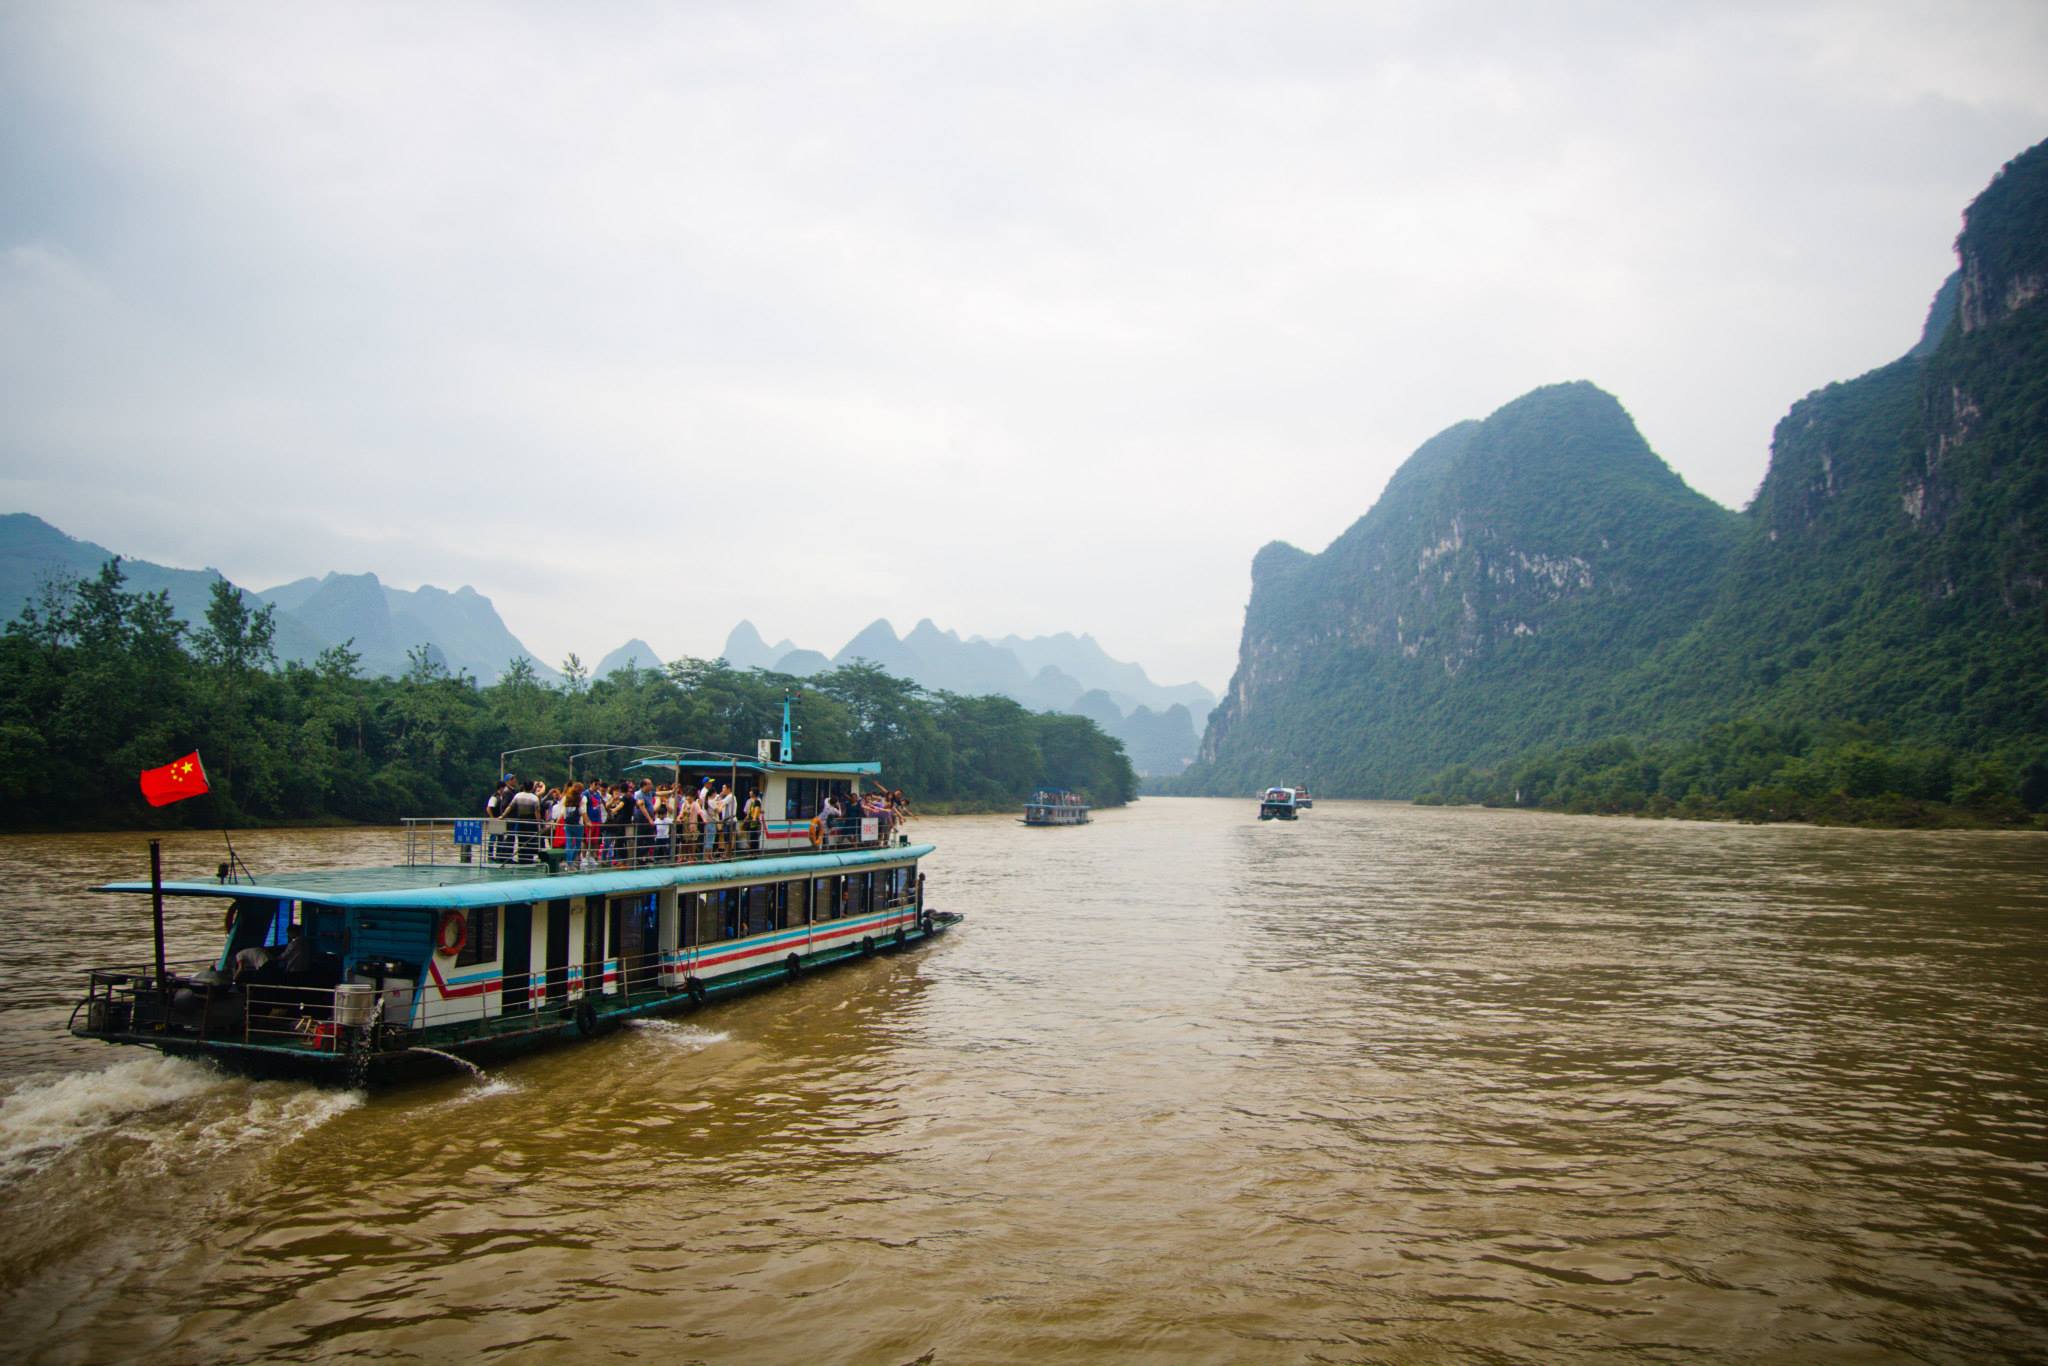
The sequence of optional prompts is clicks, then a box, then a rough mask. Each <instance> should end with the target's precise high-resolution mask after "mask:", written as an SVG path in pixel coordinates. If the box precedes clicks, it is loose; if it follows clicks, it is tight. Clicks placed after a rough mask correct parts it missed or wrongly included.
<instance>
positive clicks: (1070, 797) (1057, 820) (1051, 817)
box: [1024, 787, 1088, 825]
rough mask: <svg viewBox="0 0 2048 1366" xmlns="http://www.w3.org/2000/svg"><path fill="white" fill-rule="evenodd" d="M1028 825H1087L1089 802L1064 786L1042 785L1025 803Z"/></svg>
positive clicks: (1025, 815) (1025, 816) (1025, 820)
mask: <svg viewBox="0 0 2048 1366" xmlns="http://www.w3.org/2000/svg"><path fill="white" fill-rule="evenodd" d="M1024 824H1026V825H1086V824H1088V803H1086V802H1084V801H1082V800H1081V797H1080V794H1079V793H1076V792H1069V791H1068V790H1067V789H1066V788H1064V787H1041V788H1039V789H1038V791H1036V792H1034V793H1032V794H1031V800H1030V801H1028V802H1026V803H1024Z"/></svg>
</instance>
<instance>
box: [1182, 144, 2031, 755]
mask: <svg viewBox="0 0 2048 1366" xmlns="http://www.w3.org/2000/svg"><path fill="white" fill-rule="evenodd" d="M1957 248H1958V253H1959V256H1960V267H1959V269H1958V271H1957V273H1956V275H1955V276H1954V277H1952V278H1951V280H1950V281H1949V282H1948V283H1947V284H1945V285H1944V286H1943V287H1942V289H1941V290H1940V292H1939V293H1938V294H1937V295H1936V297H1935V301H1934V304H1933V306H1932V308H1931V309H1930V310H1929V316H1928V321H1927V325H1926V328H1925V329H1924V332H1923V335H1922V337H1921V338H1920V339H1919V341H1918V342H1917V343H1916V344H1915V345H1914V346H1913V347H1912V349H1911V350H1910V351H1909V352H1907V354H1905V355H1904V356H1902V357H1901V358H1900V359H1899V360H1898V361H1896V362H1894V363H1892V364H1890V365H1887V366H1884V367H1882V368H1880V369H1878V370H1875V371H1872V372H1871V373H1869V374H1867V375H1864V376H1862V377H1861V378H1858V379H1855V380H1852V381H1849V382H1846V383H1841V384H1833V385H1829V386H1828V387H1827V388H1825V389H1823V390H1821V391H1819V392H1817V393H1814V394H1811V395H1809V396H1808V397H1806V398H1805V399H1803V400H1801V401H1800V402H1799V403H1797V404H1796V405H1794V406H1793V408H1792V410H1791V412H1790V413H1789V414H1788V415H1787V417H1786V418H1785V419H1784V421H1783V422H1781V423H1780V424H1779V425H1778V428H1777V431H1776V433H1775V435H1774V438H1773V441H1772V450H1771V463H1770V468H1769V472H1768V473H1767V475H1766V477H1765V479H1764V481H1763V484H1762V486H1761V488H1760V489H1759V492H1758V494H1757V497H1756V499H1755V500H1754V501H1753V502H1752V503H1751V505H1750V506H1749V507H1748V508H1747V509H1746V510H1745V511H1743V512H1741V513H1733V512H1729V511H1727V510H1726V509H1723V508H1721V507H1719V506H1718V505H1717V504H1715V503H1713V502H1711V501H1709V500H1708V499H1706V498H1704V497H1702V496H1700V495H1699V494H1697V493H1694V492H1693V491H1692V490H1690V489H1689V488H1687V487H1686V486H1685V484H1684V482H1683V481H1682V480H1680V479H1679V478H1678V476H1677V475H1676V474H1674V473H1673V472H1672V471H1671V469H1670V468H1669V467H1668V466H1666V465H1665V464H1664V462H1663V461H1662V460H1660V459H1658V457H1657V456H1656V455H1655V453H1654V452H1652V451H1651V450H1650V449H1649V447H1648V446H1647V445H1646V444H1645V443H1644V442H1643V440H1642V437H1641V435H1640V434H1639V433H1638V432H1637V431H1636V429H1635V426H1634V423H1633V422H1632V421H1631V420H1630V419H1629V417H1628V414H1627V413H1626V412H1625V411H1624V410H1623V409H1622V406H1621V405H1620V403H1618V402H1617V401H1616V400H1615V399H1614V398H1612V397H1610V396H1609V395H1607V394H1605V393H1603V392H1601V391H1600V390H1599V389H1597V388H1595V387H1594V386H1592V385H1591V384H1585V383H1578V384H1565V385H1556V386H1552V387H1549V388H1545V389H1539V390H1537V391H1535V392H1533V393H1531V394H1528V395H1525V396H1524V397H1522V398H1519V399H1516V400H1515V401H1513V402H1511V403H1509V404H1507V405H1506V406H1504V407H1502V408H1501V409H1500V410H1499V411H1497V412H1495V413H1494V414H1493V415H1492V416H1490V417H1488V418H1486V419H1485V420H1484V421H1483V422H1463V423H1459V424H1457V425H1455V426H1453V427H1451V428H1448V429H1447V430H1445V431H1444V432H1442V433H1441V434H1439V435H1438V436H1436V437H1434V438H1432V439H1431V440H1430V441H1428V442H1426V443H1425V444H1424V445H1423V446H1422V447H1421V448H1420V449H1418V450H1417V451H1416V452H1415V454H1414V455H1413V456H1412V457H1410V459H1409V460H1408V461H1407V463H1406V464H1405V465H1404V466H1403V467H1402V468H1401V470H1400V471H1399V472H1398V473H1397V474H1396V475H1395V477H1394V478H1393V480H1391V481H1390V482H1389V484H1388V486H1387V489H1386V492H1385V494H1384V495H1383V496H1382V497H1381V498H1380V500H1379V502H1378V503H1377V504H1375V505H1374V506H1373V507H1372V509H1371V510H1370V511H1368V512H1367V513H1366V514H1365V516H1363V517H1362V518H1360V519H1359V520H1358V522H1356V523H1355V524H1354V525H1353V526H1352V527H1351V528H1350V529H1349V530H1348V531H1346V532H1345V533H1344V534H1343V535H1342V536H1340V537H1338V538H1337V540H1336V541H1334V542H1333V543H1332V544H1331V545H1330V546H1329V547H1328V548H1327V549H1325V550H1324V551H1323V552H1321V553H1320V554H1309V553H1307V552H1304V551H1302V550H1298V549H1296V548H1294V547H1292V546H1288V545H1284V544H1281V543H1278V542H1275V543H1273V544H1270V545H1268V546H1267V547H1265V549H1263V550H1261V551H1260V552H1259V553H1258V555H1257V556H1256V557H1255V559H1254V560H1253V563H1252V594H1251V602H1250V604H1249V606H1248V607H1247V609H1246V613H1245V624H1244V633H1243V638H1242V641H1241V644H1240V647H1239V655H1238V666H1237V670H1236V673H1235V675H1234V676H1233V677H1232V679H1231V683H1230V688H1229V691H1228V693H1227V695H1226V696H1225V698H1224V700H1223V703H1222V704H1221V706H1219V708H1218V709H1217V711H1216V712H1215V714H1214V715H1213V717H1212V718H1211V721H1210V724H1209V728H1208V731H1207V733H1206V735H1205V736H1204V738H1203V744H1202V754H1201V758H1200V760H1199V761H1198V763H1197V764H1196V765H1195V766H1194V767H1193V768H1191V769H1190V770H1189V772H1188V774H1187V775H1186V776H1185V778H1184V779H1183V790H1190V791H1211V792H1241V791H1245V790H1249V789H1251V788H1254V787H1256V786H1258V785H1260V784H1263V783H1268V782H1280V781H1287V780H1290V779H1295V778H1301V777H1306V778H1308V779H1309V780H1310V781H1311V782H1313V783H1314V785H1315V786H1316V787H1317V788H1318V790H1319V791H1326V792H1330V793H1332V794H1349V795H1357V796H1405V795H1410V794H1412V793H1414V792H1415V791H1416V790H1417V789H1418V787H1419V786H1420V785H1421V784H1422V783H1423V782H1424V780H1425V779H1427V778H1428V777H1429V776H1430V775H1432V774H1434V773H1436V772H1437V771H1438V770H1441V769H1444V768H1446V767H1448V766H1451V765H1460V764H1474V765H1483V764H1491V763H1497V762H1501V761H1504V760H1507V759H1509V758H1512V757H1514V756H1516V755H1518V754H1522V753H1525V752H1527V751H1530V750H1531V749H1532V748H1536V747H1540V746H1544V745H1550V744H1557V743H1576V742H1586V741H1592V740H1598V739H1603V738H1607V737H1617V736H1629V737H1641V738H1650V739H1660V738H1683V737H1687V736H1690V735H1695V734H1697V733H1699V732H1700V731H1701V730H1702V729H1703V728H1704V727H1707V726H1710V725H1714V724H1717V723H1721V722H1730V721H1738V720H1764V721H1770V722H1773V723H1781V724H1782V723H1786V722H1805V723H1810V724H1815V725H1837V726H1840V725H1849V726H1860V727H1865V728H1867V729H1868V732H1869V733H1870V734H1872V735H1874V736H1878V737H1881V738H1883V739H1886V740H1888V741H1894V742H1908V743H1925V744H1940V745H1945V746H1951V747H1955V748H1958V749H1961V750H1964V751H1966V752H1979V753H1985V752H2007V751H2014V750H2015V747H2017V748H2019V749H2027V750H2028V752H2029V753H2031V752H2033V751H2035V750H2039V749H2041V748H2042V747H2043V746H2044V745H2048V618H2044V607H2048V144H2043V145H2041V146H2036V147H2034V148H2032V149H2031V150H2029V151H2028V152H2026V153H2024V154H2023V155H2021V156H2020V157H2018V158H2015V159H2014V161H2013V162H2011V163H2009V164H2008V166H2007V167H2006V168H2005V170H2004V171H2003V172H2002V173H2001V174H2000V176H1999V177H1998V178H1997V179H1996V180H1994V181H1993V183H1992V184H1991V185H1990V186H1989V187H1988V188H1987V189H1986V190H1985V191H1984V193H1983V194H1982V195H1980V196H1979V197H1978V199H1977V200H1976V201H1975V202H1974V203H1972V204H1971V206H1970V208H1969V211H1968V213H1967V215H1966V217H1965V227H1964V231H1963V233H1962V235H1961V237H1960V238H1959V239H1958V242H1957ZM2029 747H2031V748H2029Z"/></svg>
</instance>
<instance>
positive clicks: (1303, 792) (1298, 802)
mask: <svg viewBox="0 0 2048 1366" xmlns="http://www.w3.org/2000/svg"><path fill="white" fill-rule="evenodd" d="M1315 804H1316V799H1315V798H1314V797H1312V796H1310V795H1309V790H1308V789H1307V788H1305V787H1297V788H1295V789H1294V808H1295V810H1297V811H1306V810H1308V809H1309V808H1310V807H1312V806H1314V805H1315Z"/></svg>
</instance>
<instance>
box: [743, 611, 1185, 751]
mask: <svg viewBox="0 0 2048 1366" xmlns="http://www.w3.org/2000/svg"><path fill="white" fill-rule="evenodd" d="M721 657H722V658H723V659H724V660H725V661H726V662H727V663H728V664H731V665H732V666H733V667H734V668H737V669H770V670H773V671H775V672H777V673H786V674H794V675H796V676H798V677H806V676H808V675H810V674H814V673H819V672H822V671H823V670H826V669H830V668H836V667H838V666H840V665H842V664H848V663H851V662H853V661H854V660H856V659H864V660H867V661H868V662H869V663H871V664H875V665H878V666H880V667H881V668H883V669H886V670H887V671H888V672H890V673H892V674H895V675H896V676H897V677H899V678H908V679H911V680H912V681H914V682H916V683H918V684H919V685H921V686H923V687H926V688H930V689H933V690H935V691H944V692H953V693H960V694H963V695H967V696H981V695H988V694H996V695H1000V696H1003V697H1009V698H1012V699H1014V700H1015V701H1017V702H1019V703H1021V704H1023V705H1024V706H1027V707H1029V708H1031V709H1032V710H1034V711H1060V712H1069V713H1071V714H1073V715H1077V716H1086V717H1089V718H1090V719H1091V720H1093V721H1095V722H1096V724H1097V725H1099V726H1101V727H1102V728H1103V730H1105V731H1106V732H1108V733H1109V734H1111V735H1113V736H1115V737H1116V738H1118V739H1120V740H1122V741H1123V742H1124V749H1125V752H1126V753H1127V754H1129V755H1130V758H1131V763H1132V766H1133V767H1135V768H1136V769H1137V771H1138V772H1139V773H1141V774H1146V775H1155V776H1156V775H1167V774H1175V773H1178V772H1180V771H1181V769H1183V768H1184V767H1186V765H1187V764H1188V762H1189V761H1190V760H1191V759H1192V758H1193V757H1194V754H1195V748H1196V743H1197V739H1198V735H1197V726H1198V724H1199V721H1200V718H1204V717H1207V715H1208V714H1209V711H1210V709H1211V708H1212V707H1213V706H1214V705H1215V698H1214V697H1213V696H1212V695H1211V694H1210V693H1209V691H1208V690H1207V689H1205V688H1203V687H1202V686H1201V685H1200V684H1197V683H1180V684H1173V685H1166V686H1162V685H1160V684H1157V683H1154V682H1153V681H1152V679H1151V678H1150V677H1149V676H1148V675H1147V674H1146V672H1145V670H1144V669H1143V668H1142V667H1140V666H1139V665H1136V664H1131V663H1127V662H1125V661H1122V660H1118V659H1112V658H1111V657H1110V656H1109V654H1108V653H1107V652H1105V651H1104V650H1103V648H1102V647H1101V645H1099V644H1098V643H1097V642H1096V640H1095V638H1094V637H1093V636H1089V635H1079V636H1076V635H1072V634H1070V633H1065V632H1062V633H1060V634H1058V635H1051V636H1035V637H1029V638H1026V637H1023V636H1015V635H1011V636H1004V637H1003V638H1002V639H1000V640H994V641H991V640H987V639H984V638H983V637H980V636H968V637H962V636H961V635H960V634H959V633H958V632H956V631H947V630H941V629H940V628H939V627H938V626H937V625H936V624H935V623H933V622H932V621H931V620H930V619H929V618H927V619H925V620H922V621H919V622H918V623H917V625H915V626H913V627H912V628H911V629H910V631H909V633H908V634H907V635H903V636H900V637H899V636H898V635H897V634H896V629H895V627H893V626H892V625H890V624H889V622H887V621H880V620H878V621H875V622H872V623H870V624H869V625H868V626H866V627H864V628H863V629H862V630H860V631H859V632H857V633H856V634H855V635H854V637H853V639H851V640H849V641H847V642H846V644H845V645H843V646H842V647H840V649H839V651H838V652H837V653H836V654H833V655H830V656H828V655H825V654H823V653H821V652H819V651H817V650H808V649H800V648H798V647H797V646H795V645H794V644H793V643H792V642H790V641H789V640H786V639H785V640H781V641H778V642H776V643H775V644H773V645H771V644H769V643H768V642H767V641H766V640H764V639H763V638H762V636H761V633H760V631H759V630H758V629H756V627H755V626H754V624H753V623H752V622H750V621H742V622H741V623H739V625H737V626H735V627H733V629H732V633H731V634H730V635H729V636H727V637H726V642H725V649H724V650H723V651H722V652H721Z"/></svg>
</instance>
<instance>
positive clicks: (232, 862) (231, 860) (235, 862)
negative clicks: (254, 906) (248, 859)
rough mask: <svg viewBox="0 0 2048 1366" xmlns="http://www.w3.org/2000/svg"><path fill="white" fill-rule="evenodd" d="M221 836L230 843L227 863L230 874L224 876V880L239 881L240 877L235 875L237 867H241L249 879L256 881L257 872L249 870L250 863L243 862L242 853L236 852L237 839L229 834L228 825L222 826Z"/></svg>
mask: <svg viewBox="0 0 2048 1366" xmlns="http://www.w3.org/2000/svg"><path fill="white" fill-rule="evenodd" d="M220 837H221V838H222V839H224V840H226V841H227V844H228V861H227V864H226V871H227V874H228V876H227V877H225V878H223V879H222V881H224V882H235V881H239V879H237V878H236V877H235V869H237V868H240V869H241V870H242V872H243V874H244V875H246V876H247V878H248V879H249V881H251V882H254V881H255V880H256V874H255V873H253V872H250V870H249V865H248V864H246V863H244V862H242V856H241V855H240V854H238V853H236V852H235V841H234V838H233V836H231V835H229V834H228V828H227V827H226V826H225V825H223V826H222V827H221V828H220Z"/></svg>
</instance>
